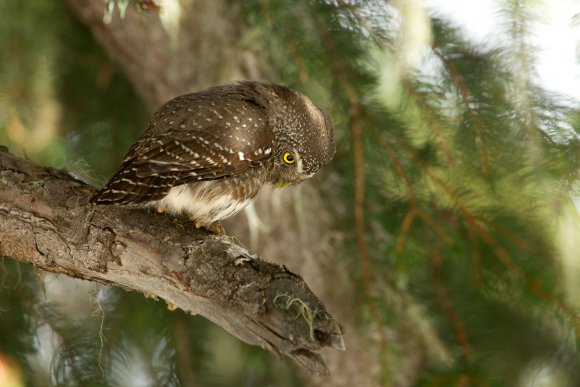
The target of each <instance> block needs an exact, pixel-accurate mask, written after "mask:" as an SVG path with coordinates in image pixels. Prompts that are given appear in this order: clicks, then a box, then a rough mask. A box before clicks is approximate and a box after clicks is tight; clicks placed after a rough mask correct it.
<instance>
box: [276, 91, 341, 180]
mask: <svg viewBox="0 0 580 387" xmlns="http://www.w3.org/2000/svg"><path fill="white" fill-rule="evenodd" d="M270 90H271V92H272V93H273V94H275V95H271V96H272V97H274V98H272V100H270V103H269V110H270V112H269V114H268V116H269V117H270V124H271V125H272V128H273V130H274V132H275V133H276V140H277V145H276V148H275V151H274V154H273V157H274V164H273V170H272V183H275V184H278V185H279V186H280V185H286V184H296V183H299V182H300V181H302V180H304V179H308V178H310V177H312V176H313V175H314V174H315V173H316V172H317V171H318V170H319V169H320V168H321V167H323V166H324V165H326V164H328V163H330V161H331V160H332V158H333V157H334V154H335V152H336V145H335V142H334V134H333V130H332V125H331V123H330V120H329V119H328V117H327V116H326V114H324V112H323V111H322V110H320V109H319V108H318V107H317V106H316V105H314V104H313V103H312V102H311V101H310V99H309V98H308V97H306V96H305V95H302V94H300V93H298V92H296V91H293V90H291V89H288V88H286V87H284V86H278V85H271V89H270Z"/></svg>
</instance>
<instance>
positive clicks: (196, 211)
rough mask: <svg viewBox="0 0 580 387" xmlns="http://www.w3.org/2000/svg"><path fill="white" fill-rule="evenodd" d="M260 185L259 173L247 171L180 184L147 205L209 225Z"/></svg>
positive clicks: (233, 209) (242, 204)
mask: <svg viewBox="0 0 580 387" xmlns="http://www.w3.org/2000/svg"><path fill="white" fill-rule="evenodd" d="M263 186H264V178H263V174H261V173H251V172H250V173H245V174H242V175H240V176H235V177H231V178H228V179H222V180H208V181H200V182H195V183H189V184H182V185H179V186H176V187H173V188H171V190H170V191H169V193H168V194H167V195H166V196H165V197H164V198H163V199H161V200H158V201H156V202H152V203H151V205H153V206H156V207H161V208H163V209H165V210H166V211H167V212H169V213H172V214H178V215H186V216H188V217H189V218H191V219H193V220H196V221H198V222H200V223H201V224H203V225H207V226H209V225H210V224H211V223H213V222H216V221H219V220H221V219H225V218H228V217H230V216H233V215H235V214H237V213H238V212H240V211H241V210H243V209H244V208H245V207H246V206H247V205H248V204H250V203H251V202H252V200H254V198H255V197H256V196H257V195H258V193H259V192H260V189H261V188H262V187H263Z"/></svg>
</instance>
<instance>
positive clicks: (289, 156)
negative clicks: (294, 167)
mask: <svg viewBox="0 0 580 387" xmlns="http://www.w3.org/2000/svg"><path fill="white" fill-rule="evenodd" d="M282 160H284V162H285V163H286V164H288V165H290V164H294V163H295V162H296V159H295V158H294V155H293V154H292V153H290V152H285V153H284V156H282Z"/></svg>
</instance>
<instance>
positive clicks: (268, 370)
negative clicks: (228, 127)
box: [0, 0, 580, 387]
mask: <svg viewBox="0 0 580 387" xmlns="http://www.w3.org/2000/svg"><path fill="white" fill-rule="evenodd" d="M579 23H580V4H579V2H578V1H574V0H558V1H552V0H550V1H548V0H544V1H542V0H527V1H526V0H505V1H492V0H488V1H478V2H472V1H467V2H466V1H463V2H462V1H452V0H429V1H421V0H391V1H387V0H367V1H363V0H359V1H357V0H350V1H349V0H316V1H315V0H313V1H303V0H296V1H294V0H287V1H284V0H273V1H268V0H248V1H243V2H239V1H231V0H229V1H228V0H213V1H209V0H207V1H204V0H199V1H194V0H140V1H137V0H134V1H129V0H109V1H101V0H93V1H83V0H67V1H35V2H28V1H10V0H0V144H4V145H7V146H8V147H9V149H10V150H11V152H13V153H14V154H17V155H20V156H24V157H27V158H29V159H31V160H34V161H35V162H38V163H40V164H43V165H47V166H53V167H58V168H65V169H67V170H68V171H69V172H70V173H72V174H74V175H75V176H79V177H81V178H83V179H84V180H86V181H88V182H90V183H92V184H94V185H100V184H103V183H104V182H105V181H106V179H107V178H108V177H109V176H110V175H112V173H114V172H115V169H116V167H117V166H118V164H119V162H120V160H121V159H122V157H123V155H124V153H125V152H126V151H127V149H128V148H129V146H130V145H131V144H132V142H133V141H134V140H135V139H136V138H137V137H138V136H139V134H140V133H141V132H142V131H143V130H144V129H145V128H146V126H147V121H148V119H149V117H150V115H151V114H152V112H153V111H154V110H155V109H156V108H157V107H159V106H160V105H161V104H163V103H164V102H166V101H168V100H169V99H171V98H173V97H175V96H177V95H180V94H185V93H188V92H192V91H197V90H201V89H204V88H206V87H208V86H211V85H215V84H221V83H227V82H230V81H233V80H236V79H258V80H269V81H273V82H278V83H283V84H286V85H288V86H290V87H292V88H294V89H297V90H299V91H301V92H303V93H304V94H306V95H308V96H310V98H311V99H312V100H313V101H314V102H315V103H316V104H317V105H319V106H320V107H321V108H322V109H323V110H325V111H326V112H327V113H328V114H329V116H330V117H331V120H332V122H333V124H334V128H335V135H336V137H337V143H338V144H337V145H338V151H337V155H336V158H335V160H334V162H333V163H332V164H331V165H330V167H328V168H326V169H325V170H323V171H321V172H320V173H319V174H318V175H317V176H316V177H315V178H313V179H312V180H311V181H309V182H307V183H304V184H302V186H300V187H299V188H297V189H292V190H288V191H277V192H275V193H271V192H265V193H264V194H263V195H261V196H260V198H259V199H258V200H257V201H256V203H255V205H254V206H252V207H250V208H248V209H247V210H246V211H245V212H244V213H242V214H239V215H238V216H236V217H235V218H234V219H232V220H228V222H227V223H226V224H225V228H226V230H227V232H228V234H230V235H235V236H237V237H238V239H239V240H240V242H241V243H242V244H244V245H245V246H248V247H249V248H250V250H251V251H252V252H255V253H258V254H260V255H261V256H263V257H264V258H265V259H268V260H272V261H276V262H278V263H283V264H285V265H286V266H287V267H288V268H289V269H290V270H291V271H293V272H296V273H298V274H300V275H301V276H303V277H304V278H305V280H306V282H307V283H308V284H309V286H310V287H311V288H312V290H313V291H314V292H315V293H316V294H317V295H318V296H319V297H320V298H321V299H322V301H323V302H324V303H325V305H326V306H327V307H328V309H329V312H331V313H332V314H333V315H334V316H335V317H337V319H338V320H339V321H341V322H342V323H343V325H344V329H345V341H346V347H347V350H346V352H338V351H333V350H325V351H323V352H322V355H323V357H324V358H325V360H326V362H327V363H328V366H329V368H330V371H331V373H332V375H331V376H330V377H328V378H312V377H309V376H308V375H306V374H305V373H304V372H303V371H302V370H301V369H300V368H298V367H296V366H295V365H294V364H291V363H290V362H289V360H288V359H277V358H275V357H274V356H273V355H272V354H270V353H267V352H265V351H263V350H261V349H259V348H255V347H250V346H247V345H245V344H243V343H242V342H240V341H239V340H237V339H235V338H233V337H232V336H230V335H229V334H227V333H226V332H225V331H223V330H222V329H221V328H219V327H217V326H215V325H213V324H211V323H209V322H208V321H206V320H205V319H204V318H202V317H200V316H189V315H186V314H184V313H183V312H181V311H179V310H177V311H174V312H171V311H169V310H167V308H166V305H165V303H164V302H156V301H154V300H151V299H146V298H145V297H144V296H143V295H142V294H136V293H128V292H125V291H122V290H118V289H115V288H111V287H108V286H102V285H98V284H94V283H88V282H84V281H81V280H72V279H69V278H64V277H61V276H56V275H53V274H47V273H42V272H39V271H36V270H34V269H32V268H31V267H29V266H26V265H20V264H18V263H17V262H15V261H13V260H11V259H10V258H9V257H3V258H0V386H3V387H4V386H7V387H12V386H50V385H54V386H303V385H308V386H480V387H483V386H521V387H528V386H533V387H540V386H541V387H552V386H554V387H555V386H563V387H568V386H570V387H574V386H580V353H579V348H578V344H580V339H579V336H578V334H579V333H580V215H579V212H578V207H579V205H580V179H579V178H580V176H579V171H580V168H579V166H580V129H579V128H580V64H579V60H580V45H579V44H580V34H579V31H580V26H579V25H578V24H579Z"/></svg>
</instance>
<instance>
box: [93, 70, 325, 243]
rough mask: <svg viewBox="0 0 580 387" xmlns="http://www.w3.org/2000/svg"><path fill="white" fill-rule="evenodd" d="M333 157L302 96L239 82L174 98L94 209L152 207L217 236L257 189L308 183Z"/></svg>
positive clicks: (320, 123) (314, 111) (320, 121)
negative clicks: (222, 223) (184, 218)
mask: <svg viewBox="0 0 580 387" xmlns="http://www.w3.org/2000/svg"><path fill="white" fill-rule="evenodd" d="M334 153H335V142H334V136H333V129H332V126H331V124H330V121H329V119H328V117H327V116H326V115H325V114H324V113H323V112H322V111H321V110H320V109H319V108H318V107H316V106H315V105H314V104H313V103H312V102H311V101H310V99H308V98H307V97H306V96H304V95H302V94H300V93H298V92H296V91H293V90H291V89H289V88H287V87H285V86H280V85H277V84H274V83H261V82H254V81H240V82H237V83H233V84H229V85H223V86H216V87H212V88H209V89H207V90H204V91H200V92H197V93H192V94H187V95H183V96H180V97H177V98H175V99H173V100H171V101H169V102H167V103H166V104H165V105H163V106H162V107H161V108H159V110H157V112H155V114H154V115H153V117H152V119H151V121H150V122H149V127H148V128H147V130H146V131H145V132H144V133H143V135H142V136H141V137H140V138H139V139H138V140H137V142H136V143H135V144H134V145H133V146H132V147H131V148H130V149H129V152H128V153H127V155H126V156H125V158H124V160H123V161H122V164H121V167H120V168H119V171H118V172H117V173H116V174H115V175H114V176H113V177H112V178H111V179H110V181H109V182H108V183H107V184H106V185H105V186H104V187H103V188H102V189H101V190H100V191H98V192H97V193H96V194H95V195H94V196H93V197H92V198H91V199H90V202H91V203H93V204H115V205H126V206H141V207H155V208H157V209H158V210H160V211H167V212H168V213H171V214H176V215H186V216H187V217H189V218H190V219H192V220H193V221H194V223H195V226H196V227H197V228H200V227H204V228H206V229H208V230H212V231H215V232H219V231H220V230H221V227H220V226H219V223H218V222H219V221H220V220H221V219H225V218H227V217H230V216H232V215H234V214H236V213H238V212H239V211H241V210H242V209H243V208H244V207H246V206H247V205H248V204H249V203H250V202H251V201H252V200H253V199H254V198H255V197H256V196H257V195H258V193H259V192H260V190H261V189H262V187H264V186H265V185H267V184H273V185H276V186H277V187H282V186H291V185H295V184H298V183H300V182H301V181H303V180H305V179H308V178H310V177H312V176H313V175H314V174H315V173H316V172H317V171H318V169H320V168H321V167H322V166H324V165H326V164H328V163H329V162H330V161H331V160H332V158H333V156H334Z"/></svg>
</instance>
